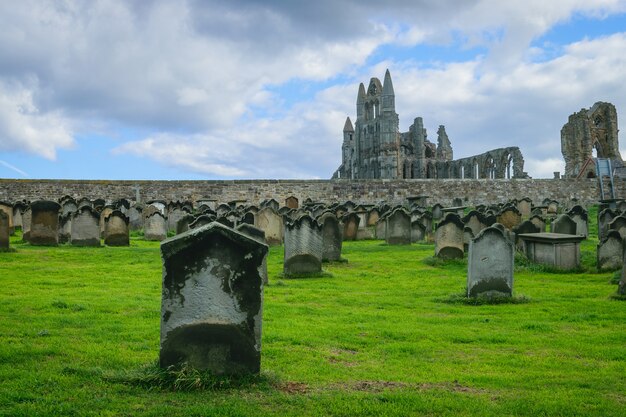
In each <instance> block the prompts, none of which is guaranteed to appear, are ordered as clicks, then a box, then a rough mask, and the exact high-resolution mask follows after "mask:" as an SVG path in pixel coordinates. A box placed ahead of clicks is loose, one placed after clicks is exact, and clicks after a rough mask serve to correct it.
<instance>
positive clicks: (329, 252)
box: [318, 212, 343, 261]
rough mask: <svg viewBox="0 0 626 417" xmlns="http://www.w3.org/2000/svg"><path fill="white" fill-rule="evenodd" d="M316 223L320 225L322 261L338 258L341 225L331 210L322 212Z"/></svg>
mask: <svg viewBox="0 0 626 417" xmlns="http://www.w3.org/2000/svg"><path fill="white" fill-rule="evenodd" d="M318 223H319V224H321V225H322V261H338V260H340V259H341V247H342V245H343V235H342V229H343V225H342V224H341V222H340V221H339V219H337V216H335V215H334V214H333V213H332V212H328V213H325V214H322V215H321V216H320V218H319V219H318Z"/></svg>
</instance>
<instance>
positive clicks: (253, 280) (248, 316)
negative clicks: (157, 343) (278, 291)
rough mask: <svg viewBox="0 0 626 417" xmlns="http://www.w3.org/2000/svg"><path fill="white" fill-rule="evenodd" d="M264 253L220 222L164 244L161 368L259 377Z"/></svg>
mask: <svg viewBox="0 0 626 417" xmlns="http://www.w3.org/2000/svg"><path fill="white" fill-rule="evenodd" d="M267 251H268V248H267V246H266V245H264V244H262V243H260V242H259V241H258V240H256V239H252V238H250V237H248V236H246V235H244V234H242V233H239V232H237V231H235V230H233V229H231V228H228V227H226V226H223V225H221V224H219V223H216V222H215V223H211V224H209V225H206V226H203V227H200V228H198V229H193V230H189V231H187V232H185V233H183V234H180V235H177V236H174V237H172V238H170V239H167V240H165V241H164V242H162V243H161V256H162V258H163V290H162V298H161V349H160V355H159V363H160V366H161V367H162V368H167V367H170V366H180V365H182V364H187V365H189V366H191V367H193V368H195V369H199V370H209V371H211V372H212V373H214V374H218V375H219V374H246V373H258V372H259V370H260V366H261V320H262V307H263V276H262V265H263V259H264V258H265V256H266V255H267Z"/></svg>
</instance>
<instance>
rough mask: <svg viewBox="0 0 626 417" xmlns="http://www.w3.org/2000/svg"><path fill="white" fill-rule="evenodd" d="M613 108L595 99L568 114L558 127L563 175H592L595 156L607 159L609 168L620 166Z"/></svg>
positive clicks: (595, 174) (593, 176) (594, 173)
mask: <svg viewBox="0 0 626 417" xmlns="http://www.w3.org/2000/svg"><path fill="white" fill-rule="evenodd" d="M618 131H619V130H618V128H617V110H616V109H615V106H614V105H613V104H611V103H606V102H602V101H599V102H597V103H595V104H594V105H593V106H592V107H591V108H589V109H581V110H580V111H579V112H578V113H573V114H571V115H570V116H569V118H568V121H567V123H565V125H564V126H563V128H562V129H561V152H562V153H563V159H565V177H567V178H595V177H596V176H597V173H596V163H595V159H596V158H603V159H609V160H610V161H611V166H612V168H613V169H615V168H621V167H622V166H623V161H622V156H621V155H620V153H619V142H618V138H617V133H618Z"/></svg>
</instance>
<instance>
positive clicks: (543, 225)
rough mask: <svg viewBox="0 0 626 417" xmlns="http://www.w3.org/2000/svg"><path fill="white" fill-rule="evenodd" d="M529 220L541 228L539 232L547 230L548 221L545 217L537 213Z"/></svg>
mask: <svg viewBox="0 0 626 417" xmlns="http://www.w3.org/2000/svg"><path fill="white" fill-rule="evenodd" d="M529 220H530V222H531V223H532V224H534V225H535V226H536V227H537V228H538V229H539V233H543V232H545V231H546V221H545V220H544V218H543V217H541V216H538V215H536V214H535V215H533V216H531V217H530V219H529Z"/></svg>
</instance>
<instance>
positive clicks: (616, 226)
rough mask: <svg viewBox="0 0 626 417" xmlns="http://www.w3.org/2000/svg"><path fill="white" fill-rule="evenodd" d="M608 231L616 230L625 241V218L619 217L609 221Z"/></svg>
mask: <svg viewBox="0 0 626 417" xmlns="http://www.w3.org/2000/svg"><path fill="white" fill-rule="evenodd" d="M609 230H617V231H618V232H619V234H620V236H622V239H626V217H625V216H623V215H619V216H617V217H615V218H614V219H613V220H611V223H609Z"/></svg>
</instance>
